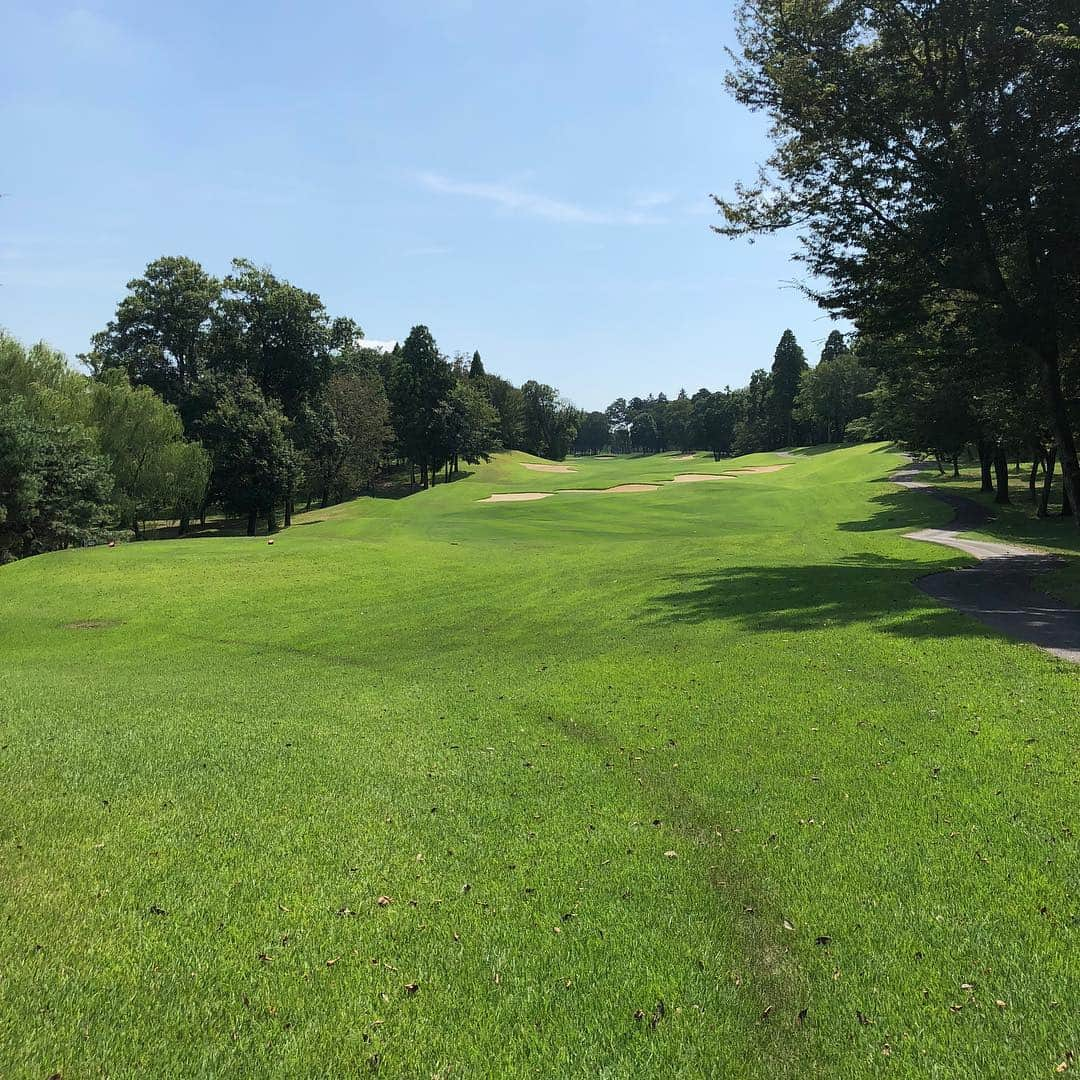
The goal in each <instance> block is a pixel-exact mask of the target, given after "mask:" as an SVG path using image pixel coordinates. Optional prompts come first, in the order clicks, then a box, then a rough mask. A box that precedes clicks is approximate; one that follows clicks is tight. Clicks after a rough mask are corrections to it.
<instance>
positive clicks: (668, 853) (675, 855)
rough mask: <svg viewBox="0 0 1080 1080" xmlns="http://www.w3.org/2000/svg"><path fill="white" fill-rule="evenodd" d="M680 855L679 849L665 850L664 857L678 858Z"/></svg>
mask: <svg viewBox="0 0 1080 1080" xmlns="http://www.w3.org/2000/svg"><path fill="white" fill-rule="evenodd" d="M678 857H679V853H678V852H677V851H665V852H664V858H665V859H677V858H678Z"/></svg>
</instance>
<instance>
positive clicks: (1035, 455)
mask: <svg viewBox="0 0 1080 1080" xmlns="http://www.w3.org/2000/svg"><path fill="white" fill-rule="evenodd" d="M1042 456H1043V449H1042V447H1041V446H1039V447H1036V448H1035V449H1034V450H1032V452H1031V472H1030V473H1028V489H1029V490H1030V491H1031V505H1032V506H1038V504H1039V496H1038V493H1037V492H1036V488H1035V482H1036V481H1037V480H1038V479H1039V459H1040V458H1041V457H1042Z"/></svg>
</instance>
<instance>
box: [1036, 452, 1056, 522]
mask: <svg viewBox="0 0 1080 1080" xmlns="http://www.w3.org/2000/svg"><path fill="white" fill-rule="evenodd" d="M1056 465H1057V447H1056V446H1051V447H1050V449H1049V450H1047V451H1046V463H1045V465H1044V466H1043V487H1042V496H1041V497H1040V499H1039V509H1038V511H1037V512H1038V515H1039V517H1041V518H1044V517H1046V515H1047V514H1048V513H1049V509H1050V489H1051V488H1052V487H1053V486H1054V467H1055V466H1056Z"/></svg>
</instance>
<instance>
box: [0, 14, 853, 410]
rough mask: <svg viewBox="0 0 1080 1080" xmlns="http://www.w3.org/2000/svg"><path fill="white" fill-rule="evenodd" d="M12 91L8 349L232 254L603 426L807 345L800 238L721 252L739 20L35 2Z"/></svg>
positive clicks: (73, 328)
mask: <svg viewBox="0 0 1080 1080" xmlns="http://www.w3.org/2000/svg"><path fill="white" fill-rule="evenodd" d="M4 37H5V50H4V52H5V62H4V69H3V73H2V74H0V105H2V108H0V140H2V141H0V145H2V146H3V148H4V153H3V165H2V166H0V191H2V192H5V193H9V197H5V198H3V199H0V325H3V326H5V327H7V328H8V329H9V330H11V331H12V332H13V333H15V334H16V335H17V336H19V337H21V338H23V339H25V340H36V339H38V338H42V337H43V338H45V339H47V340H49V341H51V342H52V343H53V344H55V345H57V346H59V347H60V348H62V349H64V350H65V351H66V352H67V353H69V354H70V355H74V354H76V353H78V352H80V351H82V350H84V349H85V348H86V347H87V345H88V340H89V336H90V334H91V333H93V332H94V331H95V330H97V329H100V328H101V327H102V326H103V325H104V324H105V322H106V321H107V320H108V318H109V317H110V315H111V314H112V311H113V309H114V308H115V305H116V301H117V300H118V299H119V297H120V295H121V294H122V292H123V287H124V284H125V282H126V281H127V280H129V279H130V278H132V277H135V276H137V275H138V274H139V273H140V272H141V271H142V268H143V267H144V266H145V265H146V263H147V262H149V261H150V260H151V259H153V258H155V257H157V256H159V255H163V254H184V255H189V256H191V257H192V258H195V259H198V260H199V261H200V262H201V263H202V264H203V265H204V266H205V267H206V268H207V269H208V270H209V271H211V272H212V273H218V274H223V273H224V272H225V271H226V270H227V267H228V262H229V259H230V258H232V257H233V256H238V255H240V256H245V257H248V258H251V259H253V260H255V261H256V262H259V263H263V264H267V265H269V266H270V267H272V268H273V270H274V271H275V272H277V273H278V274H279V275H281V276H283V277H286V278H288V279H289V280H291V281H293V282H295V283H296V284H298V285H301V286H303V287H304V288H308V289H312V290H314V291H316V292H318V293H320V294H321V296H322V297H323V300H324V301H325V303H326V305H327V307H328V308H329V309H330V311H331V313H332V314H347V315H351V316H352V317H353V318H355V319H356V320H357V321H358V322H359V323H360V325H361V326H362V327H363V328H364V330H365V332H366V333H367V335H368V336H369V337H372V338H384V339H385V338H398V337H403V336H404V335H405V333H407V332H408V329H409V327H410V326H412V325H413V324H414V323H418V322H424V323H426V324H427V325H428V326H430V327H431V329H432V331H433V333H434V334H435V337H436V339H437V340H438V342H439V344H440V346H441V347H442V348H443V349H444V351H446V352H448V353H452V352H454V351H457V350H467V351H469V352H471V351H472V350H473V349H474V348H479V349H480V351H481V353H482V354H483V356H484V358H485V362H486V364H487V366H488V368H489V370H495V371H499V372H501V373H502V374H504V375H506V376H507V377H509V378H512V379H514V380H515V381H521V380H524V379H526V378H537V379H540V380H541V381H546V382H550V383H552V384H554V385H556V386H558V387H559V388H560V390H562V391H563V393H564V394H565V395H567V396H568V397H570V398H572V399H573V400H574V401H576V402H577V403H578V404H579V405H582V406H585V407H592V408H595V407H602V406H604V405H605V404H606V403H607V402H608V401H610V400H611V399H612V398H613V397H615V396H618V395H620V394H622V395H627V396H630V395H633V394H636V393H640V394H645V393H648V392H650V391H661V390H662V391H665V392H667V393H668V394H674V393H675V392H677V391H678V390H679V388H680V387H683V386H685V387H686V388H687V389H688V390H690V391H691V392H693V390H695V389H696V388H698V387H699V386H709V387H711V388H715V387H719V386H723V385H724V384H728V383H730V384H731V385H741V384H743V383H744V382H745V381H746V378H747V376H748V375H749V373H750V371H751V370H752V369H753V368H755V367H758V366H765V367H767V366H768V365H769V363H770V362H771V357H772V351H773V348H774V347H775V344H776V342H777V340H778V339H779V337H780V334H781V332H782V331H783V330H784V329H785V327H791V328H792V329H793V330H794V331H795V333H796V336H797V337H798V338H799V341H800V342H801V343H802V345H803V347H804V348H805V349H806V352H807V354H808V355H809V356H810V358H811V360H812V361H814V360H816V358H817V355H818V353H819V352H820V349H821V343H822V341H823V340H824V338H825V337H826V336H827V335H828V332H829V330H830V329H831V328H832V324H830V323H829V321H828V320H827V318H825V317H824V316H823V313H822V312H820V311H819V310H818V309H817V308H816V307H814V306H813V305H812V304H811V303H810V302H809V301H807V300H805V299H804V298H803V297H802V296H801V295H800V294H798V293H797V292H796V291H795V290H794V289H792V288H791V287H790V286H785V283H789V282H791V281H792V280H794V279H796V278H798V277H799V276H800V274H801V269H800V267H798V266H797V265H796V264H793V263H791V262H790V261H789V254H790V252H791V250H792V249H793V247H794V244H795V238H794V237H792V236H781V237H775V238H768V239H766V240H763V241H759V242H758V243H756V244H754V245H749V244H747V243H746V242H744V241H729V240H726V239H723V238H721V237H718V236H716V235H715V234H713V233H711V232H710V230H709V228H708V226H709V224H710V223H711V222H712V221H714V220H716V218H715V214H714V211H713V207H712V204H711V203H710V201H709V198H708V195H709V192H710V191H717V192H724V191H730V190H731V187H732V185H733V183H734V181H735V180H736V179H738V178H746V179H749V178H751V177H752V176H753V170H754V166H755V163H756V162H757V161H758V160H760V159H761V158H763V157H764V155H765V154H766V153H767V150H768V144H767V142H766V138H765V123H764V121H763V120H762V118H761V117H757V116H752V115H750V114H748V113H746V112H745V111H744V110H743V109H741V107H739V106H738V105H737V104H736V103H735V102H734V101H732V100H731V99H730V98H729V97H728V96H727V94H726V92H725V90H724V85H723V77H724V72H725V69H726V66H727V59H726V56H725V54H724V46H725V45H730V44H731V43H732V41H733V34H732V13H731V6H730V5H729V4H725V3H706V2H698V0H686V2H682V3H676V4H672V5H666V4H656V3H634V2H628V0H622V2H615V0H595V2H594V0H572V2H571V0H566V2H563V0H551V2H541V0H517V2H515V3H512V4H510V3H506V2H505V0H504V2H490V3H489V2H487V0H414V2H410V0H398V2H393V0H368V2H358V3H344V2H330V3H323V4H317V3H316V4H300V3H295V4H275V3H265V2H260V3H258V4H255V3H246V2H239V3H236V2H225V3H222V2H219V3H214V4H210V3H204V2H201V0H199V2H187V3H184V4H174V5H166V4H154V3H145V2H142V3H100V4H95V3H88V4H85V5H75V6H68V5H64V4H55V5H54V4H48V3H35V4H23V3H20V2H19V0H14V3H13V2H12V0H8V3H6V4H5V16H4Z"/></svg>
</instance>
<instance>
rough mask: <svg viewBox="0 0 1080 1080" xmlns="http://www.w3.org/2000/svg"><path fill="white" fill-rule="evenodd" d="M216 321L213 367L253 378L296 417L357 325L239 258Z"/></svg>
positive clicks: (266, 394) (318, 389)
mask: <svg viewBox="0 0 1080 1080" xmlns="http://www.w3.org/2000/svg"><path fill="white" fill-rule="evenodd" d="M232 265H233V272H232V273H231V274H230V275H229V276H228V277H226V278H225V280H224V282H223V294H222V299H221V302H220V304H219V310H218V314H217V317H216V319H215V325H214V331H213V341H212V362H211V366H212V368H213V369H214V370H215V371H218V372H223V373H225V374H229V375H234V374H241V375H245V376H247V378H249V379H251V380H252V382H254V383H255V385H256V386H258V387H259V389H260V390H261V392H262V394H263V395H264V397H266V399H267V400H268V401H273V402H276V403H278V405H279V406H280V407H281V409H282V411H283V412H284V414H285V415H286V416H287V417H289V418H290V419H294V418H295V417H296V416H297V415H298V414H299V412H300V409H301V408H302V407H303V405H304V404H305V403H306V402H309V401H311V400H312V399H314V398H316V397H317V396H318V395H319V394H320V392H321V391H322V390H323V388H324V387H325V385H326V380H327V379H328V378H329V374H330V353H331V349H332V348H333V347H334V346H335V345H336V344H339V341H338V339H339V338H340V336H341V335H342V334H343V333H346V336H348V333H347V332H346V331H348V332H351V331H352V329H353V327H354V324H352V321H351V320H347V321H346V328H345V329H343V326H342V323H341V321H340V320H339V321H338V322H337V323H332V322H331V320H330V317H329V315H328V314H327V311H326V308H325V307H324V306H323V302H322V300H321V299H320V298H319V296H318V295H317V294H316V293H312V292H307V291H305V290H303V289H299V288H297V287H296V286H295V285H292V284H290V283H289V282H287V281H282V280H280V279H279V278H277V277H275V276H274V274H272V273H271V272H270V271H269V270H268V269H265V268H261V267H257V266H255V265H254V264H253V263H251V262H249V261H248V260H247V259H234V260H233V264H232Z"/></svg>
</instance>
